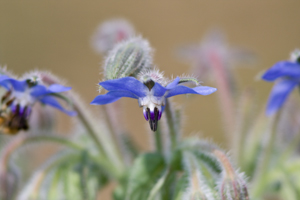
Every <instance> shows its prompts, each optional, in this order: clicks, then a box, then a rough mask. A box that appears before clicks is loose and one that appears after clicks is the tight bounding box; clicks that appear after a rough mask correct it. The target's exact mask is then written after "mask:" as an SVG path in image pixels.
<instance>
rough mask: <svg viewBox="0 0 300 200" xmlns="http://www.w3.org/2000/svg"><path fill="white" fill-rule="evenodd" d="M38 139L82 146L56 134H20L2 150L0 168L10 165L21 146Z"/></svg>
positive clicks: (3, 168) (75, 147)
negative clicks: (12, 157) (11, 158)
mask: <svg viewBox="0 0 300 200" xmlns="http://www.w3.org/2000/svg"><path fill="white" fill-rule="evenodd" d="M37 141H51V142H56V143H59V144H62V145H64V146H67V147H69V148H72V149H76V150H81V149H82V148H81V147H80V146H79V145H78V144H76V143H74V142H72V141H69V140H67V139H65V138H62V137H59V136H55V135H20V136H18V137H17V138H15V140H13V141H12V142H11V143H10V144H9V145H7V146H6V148H5V149H4V150H3V152H2V157H1V161H0V169H2V170H6V169H7V166H8V161H9V159H10V156H11V154H12V153H13V152H14V151H15V150H16V149H17V148H19V147H21V146H23V145H24V144H27V143H29V142H37Z"/></svg>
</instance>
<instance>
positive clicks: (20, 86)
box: [0, 75, 27, 92]
mask: <svg viewBox="0 0 300 200" xmlns="http://www.w3.org/2000/svg"><path fill="white" fill-rule="evenodd" d="M0 86H2V87H4V88H5V89H7V90H10V89H11V86H12V87H13V89H14V90H16V91H19V92H24V91H25V89H26V87H27V83H26V80H24V81H19V80H16V79H13V78H10V77H8V76H6V75H1V76H0Z"/></svg>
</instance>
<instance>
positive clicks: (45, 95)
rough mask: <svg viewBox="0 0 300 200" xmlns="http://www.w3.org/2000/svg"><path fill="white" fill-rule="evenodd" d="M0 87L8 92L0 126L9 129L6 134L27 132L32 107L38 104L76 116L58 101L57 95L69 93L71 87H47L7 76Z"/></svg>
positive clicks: (1, 111) (1, 110) (57, 85)
mask: <svg viewBox="0 0 300 200" xmlns="http://www.w3.org/2000/svg"><path fill="white" fill-rule="evenodd" d="M0 86H2V87H3V88H5V89H6V90H7V92H6V93H5V94H4V96H2V99H1V104H2V107H1V109H0V124H1V125H2V131H3V126H4V127H5V128H8V130H6V132H9V133H16V132H18V131H19V130H27V129H28V118H29V116H30V113H31V110H32V106H33V105H34V104H35V103H36V102H40V103H42V104H45V105H49V106H52V107H54V108H56V109H58V110H60V111H62V112H64V113H66V114H68V115H70V116H74V115H76V112H74V111H69V110H66V109H65V108H63V107H62V106H61V105H60V103H59V102H58V101H57V100H56V98H57V97H58V94H57V93H60V92H65V91H68V90H70V89H71V87H65V86H62V85H59V84H53V85H50V86H49V87H46V86H44V85H41V84H39V83H38V81H37V80H31V79H25V80H17V79H14V78H11V77H8V76H6V75H0ZM4 132H5V130H4Z"/></svg>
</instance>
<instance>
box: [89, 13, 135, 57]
mask: <svg viewBox="0 0 300 200" xmlns="http://www.w3.org/2000/svg"><path fill="white" fill-rule="evenodd" d="M134 32H135V31H134V28H133V26H132V25H131V24H130V23H129V22H128V21H126V20H124V19H113V20H108V21H106V22H104V23H103V24H101V25H100V26H99V27H98V29H97V30H96V32H95V34H94V36H93V37H92V46H93V47H94V49H95V51H96V52H98V53H100V54H107V53H108V52H109V51H110V50H111V49H113V47H114V46H115V45H116V44H117V43H119V42H121V41H124V40H127V39H129V38H130V37H133V36H134Z"/></svg>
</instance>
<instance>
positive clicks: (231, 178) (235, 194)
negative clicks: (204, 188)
mask: <svg viewBox="0 0 300 200" xmlns="http://www.w3.org/2000/svg"><path fill="white" fill-rule="evenodd" d="M213 153H214V155H215V156H216V157H217V158H218V160H219V162H220V164H221V167H222V168H223V170H222V178H221V182H220V186H219V191H220V196H221V199H222V200H249V195H248V190H247V186H246V181H245V180H244V177H243V175H242V174H239V173H238V172H236V170H235V169H234V168H233V166H232V165H231V163H230V161H229V159H228V157H227V156H226V155H225V154H224V153H223V152H222V151H220V150H214V151H213Z"/></svg>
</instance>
